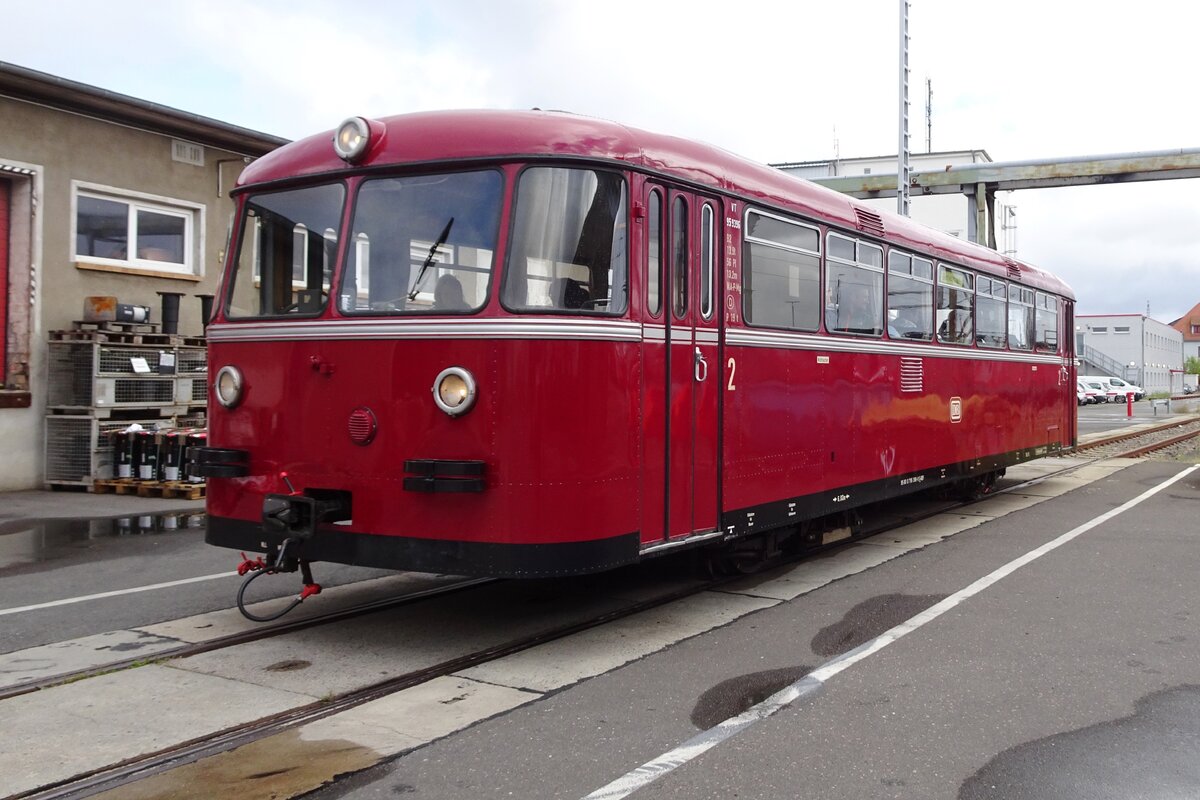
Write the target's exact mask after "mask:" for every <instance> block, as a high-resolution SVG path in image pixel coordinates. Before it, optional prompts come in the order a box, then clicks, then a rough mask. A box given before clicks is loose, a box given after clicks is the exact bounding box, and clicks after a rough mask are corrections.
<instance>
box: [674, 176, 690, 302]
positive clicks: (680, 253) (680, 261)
mask: <svg viewBox="0 0 1200 800" xmlns="http://www.w3.org/2000/svg"><path fill="white" fill-rule="evenodd" d="M671 217H672V225H671V228H672V230H671V310H672V312H673V313H674V314H675V317H676V319H683V315H684V314H686V313H687V298H688V207H687V201H686V200H684V199H683V198H682V197H676V198H675V202H674V203H673V204H672V206H671Z"/></svg>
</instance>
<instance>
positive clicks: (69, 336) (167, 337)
mask: <svg viewBox="0 0 1200 800" xmlns="http://www.w3.org/2000/svg"><path fill="white" fill-rule="evenodd" d="M75 324H76V325H118V324H129V325H132V324H133V323H115V322H76V323H75ZM50 341H52V342H108V343H110V344H140V345H146V346H148V347H204V346H205V343H206V340H205V338H204V337H203V336H184V335H183V334H179V333H160V332H159V331H137V330H109V329H107V328H92V329H86V328H73V329H71V330H68V331H50Z"/></svg>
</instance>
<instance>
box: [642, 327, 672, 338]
mask: <svg viewBox="0 0 1200 800" xmlns="http://www.w3.org/2000/svg"><path fill="white" fill-rule="evenodd" d="M642 338H643V339H645V340H646V341H647V342H665V341H666V340H667V326H666V325H643V326H642Z"/></svg>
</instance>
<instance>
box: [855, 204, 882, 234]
mask: <svg viewBox="0 0 1200 800" xmlns="http://www.w3.org/2000/svg"><path fill="white" fill-rule="evenodd" d="M854 213H855V214H857V215H858V229H859V230H860V231H863V232H864V233H873V234H875V235H876V236H883V217H881V216H879V215H878V214H876V213H875V212H874V211H870V210H868V209H865V208H859V207H857V206H855V208H854Z"/></svg>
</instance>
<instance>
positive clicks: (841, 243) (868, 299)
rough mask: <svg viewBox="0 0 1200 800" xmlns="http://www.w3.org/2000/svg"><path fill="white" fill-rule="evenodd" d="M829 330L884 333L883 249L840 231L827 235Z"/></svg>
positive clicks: (826, 295) (826, 270) (835, 331)
mask: <svg viewBox="0 0 1200 800" xmlns="http://www.w3.org/2000/svg"><path fill="white" fill-rule="evenodd" d="M826 242H827V249H826V256H825V329H826V330H829V331H832V332H834V333H849V334H857V335H863V336H882V335H883V248H881V247H879V246H878V245H873V244H868V243H867V242H861V241H858V240H856V239H850V238H847V237H845V236H841V235H840V234H836V233H831V234H829V236H828V237H826Z"/></svg>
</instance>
